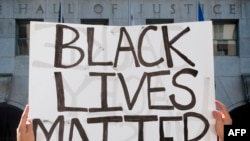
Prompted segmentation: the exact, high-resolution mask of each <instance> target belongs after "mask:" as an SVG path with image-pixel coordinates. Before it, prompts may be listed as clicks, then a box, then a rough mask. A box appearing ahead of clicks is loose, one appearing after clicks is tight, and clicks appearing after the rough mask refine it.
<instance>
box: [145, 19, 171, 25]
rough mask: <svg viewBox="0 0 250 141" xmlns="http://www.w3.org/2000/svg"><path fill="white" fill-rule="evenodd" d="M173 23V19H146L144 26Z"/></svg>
mask: <svg viewBox="0 0 250 141" xmlns="http://www.w3.org/2000/svg"><path fill="white" fill-rule="evenodd" d="M167 23H174V20H173V19H146V24H167Z"/></svg>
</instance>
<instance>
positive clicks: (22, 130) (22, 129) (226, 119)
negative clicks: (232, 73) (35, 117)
mask: <svg viewBox="0 0 250 141" xmlns="http://www.w3.org/2000/svg"><path fill="white" fill-rule="evenodd" d="M215 104H216V106H217V107H218V108H219V109H218V110H214V111H213V116H214V118H215V120H216V123H215V131H216V133H217V136H218V137H219V141H224V136H223V134H224V125H230V124H232V119H231V116H230V114H229V112H228V110H227V108H226V106H225V105H224V104H223V103H221V102H220V101H218V100H216V101H215ZM28 114H29V106H28V105H26V107H25V109H24V111H23V114H22V117H21V119H20V122H19V125H18V127H17V130H16V132H17V141H35V136H34V132H33V129H32V122H31V121H30V120H28Z"/></svg>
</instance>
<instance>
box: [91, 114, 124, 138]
mask: <svg viewBox="0 0 250 141" xmlns="http://www.w3.org/2000/svg"><path fill="white" fill-rule="evenodd" d="M87 122H88V123H103V141H108V123H109V122H122V117H121V116H108V117H94V118H88V119H87Z"/></svg>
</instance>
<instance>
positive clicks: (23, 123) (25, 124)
mask: <svg viewBox="0 0 250 141" xmlns="http://www.w3.org/2000/svg"><path fill="white" fill-rule="evenodd" d="M28 114H29V106H28V105H26V107H25V109H24V111H23V114H22V117H21V120H20V123H19V125H18V127H17V130H16V132H17V141H34V140H35V139H34V132H33V129H32V123H31V121H30V120H28Z"/></svg>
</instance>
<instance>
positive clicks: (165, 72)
mask: <svg viewBox="0 0 250 141" xmlns="http://www.w3.org/2000/svg"><path fill="white" fill-rule="evenodd" d="M169 74H170V71H169V70H166V71H158V72H152V73H147V78H148V107H149V109H161V110H173V109H174V107H173V106H168V105H164V106H159V105H158V106H156V105H152V104H151V94H152V93H155V92H161V91H165V90H166V89H165V87H151V78H152V77H157V76H158V77H159V76H163V75H169Z"/></svg>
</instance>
